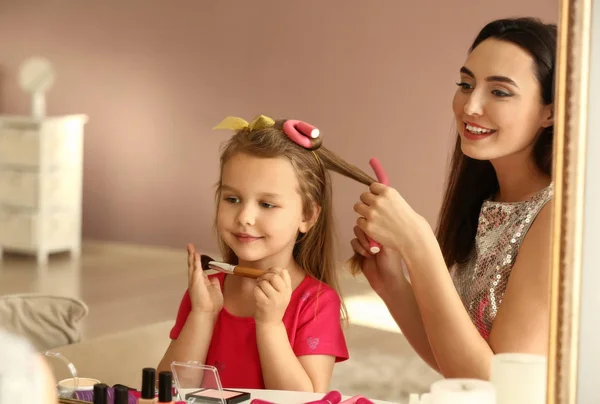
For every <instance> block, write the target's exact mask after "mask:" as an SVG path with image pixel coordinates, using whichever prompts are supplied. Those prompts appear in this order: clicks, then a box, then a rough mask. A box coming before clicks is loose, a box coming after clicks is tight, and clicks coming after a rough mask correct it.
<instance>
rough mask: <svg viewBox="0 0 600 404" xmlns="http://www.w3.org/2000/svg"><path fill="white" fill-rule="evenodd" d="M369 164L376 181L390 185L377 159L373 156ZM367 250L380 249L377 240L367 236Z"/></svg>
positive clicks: (376, 250) (372, 251) (374, 250)
mask: <svg viewBox="0 0 600 404" xmlns="http://www.w3.org/2000/svg"><path fill="white" fill-rule="evenodd" d="M369 165H370V166H371V168H372V169H373V171H375V176H376V177H377V181H379V182H380V183H381V184H383V185H390V180H389V179H388V176H387V174H386V173H385V170H384V169H383V166H382V165H381V163H380V162H379V160H377V159H376V158H375V157H373V158H372V159H371V160H369ZM369 251H371V254H377V253H378V252H379V251H381V245H380V244H379V243H378V242H377V241H375V240H373V239H371V238H369Z"/></svg>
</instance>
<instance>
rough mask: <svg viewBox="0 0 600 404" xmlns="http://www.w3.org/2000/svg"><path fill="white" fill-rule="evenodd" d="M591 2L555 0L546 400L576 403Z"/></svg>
mask: <svg viewBox="0 0 600 404" xmlns="http://www.w3.org/2000/svg"><path fill="white" fill-rule="evenodd" d="M592 1H593V0H560V8H559V19H558V22H559V23H558V54H557V69H556V75H555V77H556V85H555V91H556V95H555V109H554V110H555V122H554V169H553V170H554V189H555V193H554V205H553V219H552V260H551V262H552V269H551V294H550V296H551V297H550V300H551V301H550V341H549V352H548V383H547V403H548V404H576V400H577V366H578V344H579V308H580V296H581V271H582V247H583V224H584V196H585V195H584V185H585V167H586V165H585V150H586V133H587V122H588V108H587V104H588V93H589V67H590V48H591V21H592Z"/></svg>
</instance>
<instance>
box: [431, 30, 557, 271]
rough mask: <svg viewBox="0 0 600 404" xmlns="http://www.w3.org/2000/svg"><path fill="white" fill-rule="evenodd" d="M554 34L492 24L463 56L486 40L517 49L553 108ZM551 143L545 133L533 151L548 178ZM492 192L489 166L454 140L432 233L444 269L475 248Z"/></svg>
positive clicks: (549, 130) (544, 99) (548, 130)
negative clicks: (484, 206)
mask: <svg viewBox="0 0 600 404" xmlns="http://www.w3.org/2000/svg"><path fill="white" fill-rule="evenodd" d="M556 33H557V30H556V25H554V24H544V23H543V22H541V21H540V20H538V19H535V18H511V19H501V20H496V21H493V22H491V23H489V24H487V25H486V26H485V27H484V28H483V29H482V30H481V32H480V33H479V35H478V36H477V38H476V39H475V41H474V42H473V45H472V46H471V48H470V49H469V53H471V52H472V51H473V50H474V49H475V48H476V47H477V46H478V45H479V44H480V43H481V42H483V41H485V40H486V39H489V38H493V39H497V40H501V41H506V42H510V43H513V44H515V45H518V46H520V47H521V48H522V49H524V50H525V51H527V52H528V53H529V54H530V55H531V56H532V57H533V61H534V66H533V68H534V70H535V73H536V77H537V79H538V82H539V83H540V87H541V93H542V102H543V103H544V104H545V105H550V104H552V103H553V102H554V66H555V61H556ZM553 139H554V128H553V127H552V126H550V127H548V128H545V129H544V130H543V131H542V132H541V133H540V135H539V137H538V140H537V142H536V144H535V146H534V150H533V154H534V158H535V162H536V164H537V166H538V168H539V169H540V170H542V171H543V172H544V173H546V174H548V175H551V172H552V144H553ZM496 192H498V178H497V177H496V172H495V171H494V168H493V166H492V163H491V162H489V161H487V160H475V159H472V158H470V157H467V156H465V155H464V154H463V152H462V150H461V147H460V137H458V138H457V139H456V146H455V148H454V154H453V156H452V161H451V168H450V174H449V177H448V180H447V184H446V193H445V195H444V201H443V204H442V209H441V213H440V218H439V224H438V228H437V238H438V242H439V244H440V248H441V250H442V254H443V255H444V260H445V261H446V265H447V266H448V268H450V267H451V266H452V265H454V264H456V263H462V262H465V261H466V260H467V259H468V256H469V254H470V252H471V250H472V248H473V244H474V243H475V235H476V232H477V224H478V218H479V213H480V210H481V206H482V204H483V201H484V200H485V199H487V198H489V197H492V196H493V195H494V194H495V193H496Z"/></svg>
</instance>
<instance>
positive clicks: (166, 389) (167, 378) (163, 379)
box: [158, 371, 173, 404]
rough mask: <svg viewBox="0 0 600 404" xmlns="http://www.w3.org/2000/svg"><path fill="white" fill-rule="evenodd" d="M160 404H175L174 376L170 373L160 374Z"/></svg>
mask: <svg viewBox="0 0 600 404" xmlns="http://www.w3.org/2000/svg"><path fill="white" fill-rule="evenodd" d="M158 402H159V403H160V404H173V374H172V373H171V372H168V371H164V372H160V373H159V374H158Z"/></svg>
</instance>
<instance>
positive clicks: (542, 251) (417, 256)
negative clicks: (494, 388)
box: [404, 205, 550, 379]
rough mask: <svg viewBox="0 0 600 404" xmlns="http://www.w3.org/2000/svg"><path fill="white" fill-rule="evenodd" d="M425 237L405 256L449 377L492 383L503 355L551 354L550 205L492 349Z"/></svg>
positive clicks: (513, 279) (522, 256) (527, 246)
mask: <svg viewBox="0 0 600 404" xmlns="http://www.w3.org/2000/svg"><path fill="white" fill-rule="evenodd" d="M425 223H426V222H425ZM426 226H427V228H428V227H429V226H428V225H427V224H426ZM420 234H421V238H420V240H418V242H419V244H420V245H421V246H422V247H413V248H411V249H410V250H406V253H405V254H404V257H405V259H406V264H407V268H408V271H409V274H410V277H411V283H412V287H413V290H414V293H415V297H416V301H417V304H418V306H419V309H420V312H421V315H422V319H423V324H424V326H425V330H426V332H427V336H428V339H429V343H430V345H431V348H432V351H433V353H434V355H435V358H436V361H437V363H438V365H439V368H440V370H441V371H442V374H443V375H444V376H445V377H474V378H481V379H489V376H490V366H491V359H492V356H493V354H494V353H498V352H528V353H538V354H539V353H543V354H546V348H547V338H548V327H547V325H548V314H549V310H548V304H549V303H548V299H549V287H548V280H549V279H548V278H549V253H550V237H549V236H550V206H548V205H547V206H546V207H544V208H543V209H542V211H541V212H540V214H539V215H538V217H537V218H536V220H535V222H534V223H533V224H532V226H531V228H530V230H529V232H528V233H527V235H526V236H525V239H524V241H523V244H522V246H521V249H520V252H519V255H518V257H517V260H516V262H515V265H514V266H513V269H512V273H511V276H510V278H509V282H508V285H507V288H506V292H505V295H504V298H503V301H502V305H501V306H500V309H499V311H498V315H497V317H496V320H495V322H494V326H493V328H492V331H491V334H490V338H489V344H488V342H486V340H485V339H484V338H482V337H481V335H480V334H479V332H478V331H477V329H476V328H475V326H474V325H473V323H472V321H471V319H470V318H469V315H468V314H467V312H466V310H465V309H464V306H463V304H462V302H461V299H460V297H459V296H458V293H457V292H456V289H455V287H454V284H453V282H452V279H451V278H450V274H449V272H448V269H447V268H446V265H445V263H444V259H443V256H442V253H441V251H440V249H439V246H438V244H437V241H436V239H435V236H434V234H433V232H432V231H431V229H430V228H428V231H423V232H421V233H420Z"/></svg>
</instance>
